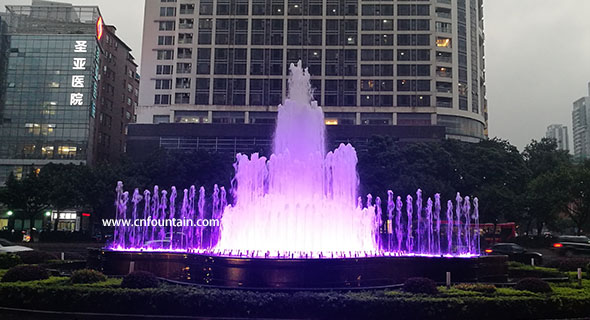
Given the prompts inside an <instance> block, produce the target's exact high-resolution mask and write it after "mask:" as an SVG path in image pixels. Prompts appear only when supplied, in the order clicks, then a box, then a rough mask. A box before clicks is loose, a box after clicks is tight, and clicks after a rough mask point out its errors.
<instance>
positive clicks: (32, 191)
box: [0, 170, 49, 239]
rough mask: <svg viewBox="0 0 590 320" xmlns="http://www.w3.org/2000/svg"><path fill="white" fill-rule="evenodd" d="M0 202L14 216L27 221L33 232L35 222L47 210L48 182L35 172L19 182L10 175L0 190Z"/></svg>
mask: <svg viewBox="0 0 590 320" xmlns="http://www.w3.org/2000/svg"><path fill="white" fill-rule="evenodd" d="M0 202H2V203H4V204H5V205H6V206H7V207H8V208H10V209H11V210H13V211H14V213H15V216H17V217H20V218H22V219H23V220H28V221H29V222H30V229H31V230H33V228H34V227H35V220H36V219H37V218H38V217H40V216H41V215H42V214H43V212H45V211H46V210H47V209H48V208H49V189H48V181H47V180H46V179H44V178H43V177H40V176H39V172H38V171H36V170H32V171H31V172H30V173H29V174H28V175H26V176H25V177H23V178H22V179H21V180H17V179H16V178H15V177H14V175H13V174H10V176H9V177H8V180H7V181H6V186H5V187H4V188H2V190H0ZM31 239H32V237H31Z"/></svg>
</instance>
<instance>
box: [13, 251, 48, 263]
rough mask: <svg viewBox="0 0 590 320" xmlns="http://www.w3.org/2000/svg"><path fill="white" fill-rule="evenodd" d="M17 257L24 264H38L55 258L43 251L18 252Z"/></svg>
mask: <svg viewBox="0 0 590 320" xmlns="http://www.w3.org/2000/svg"><path fill="white" fill-rule="evenodd" d="M17 255H18V256H19V257H20V259H21V260H22V263H24V264H39V263H43V262H46V261H48V260H52V259H56V257H55V256H54V255H53V254H51V253H49V252H45V251H22V252H18V253H17Z"/></svg>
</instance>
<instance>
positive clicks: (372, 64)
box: [134, 0, 487, 141]
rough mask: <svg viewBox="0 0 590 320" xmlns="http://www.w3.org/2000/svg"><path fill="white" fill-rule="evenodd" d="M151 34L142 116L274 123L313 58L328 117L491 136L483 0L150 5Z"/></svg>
mask: <svg viewBox="0 0 590 320" xmlns="http://www.w3.org/2000/svg"><path fill="white" fill-rule="evenodd" d="M143 37H144V38H143V46H142V62H141V65H142V78H143V79H142V82H141V86H140V92H141V96H140V100H139V108H138V112H137V114H138V123H142V124H148V123H149V124H160V123H198V124H273V123H274V121H275V117H276V111H277V105H278V104H280V103H281V102H282V99H283V97H285V96H286V93H287V92H286V91H287V78H288V65H289V64H290V63H296V62H297V61H298V60H302V62H303V65H304V66H306V67H308V68H309V72H310V73H311V75H312V86H313V87H314V88H315V91H314V96H315V99H316V100H317V102H318V104H319V105H320V106H322V108H323V110H324V112H325V116H326V123H327V124H330V125H344V126H351V125H356V126H367V127H368V126H376V125H380V126H408V127H409V126H414V127H416V126H418V127H428V126H433V127H434V126H444V127H446V135H447V137H450V138H456V139H461V140H466V141H479V140H480V139H482V138H484V132H485V128H486V123H487V102H486V98H485V72H484V69H485V64H484V62H485V61H484V33H483V1H482V0H455V1H451V0H414V1H408V0H391V1H366V0H362V1H361V0H217V1H213V0H201V1H196V0H146V6H145V18H144V31H143ZM134 127H139V125H134ZM245 128H247V127H245ZM144 129H145V126H144ZM142 130H143V129H142ZM146 130H147V129H146ZM154 130H155V129H154ZM424 130H427V129H424ZM356 131H357V132H358V131H359V130H356ZM416 132H419V130H418V131H416Z"/></svg>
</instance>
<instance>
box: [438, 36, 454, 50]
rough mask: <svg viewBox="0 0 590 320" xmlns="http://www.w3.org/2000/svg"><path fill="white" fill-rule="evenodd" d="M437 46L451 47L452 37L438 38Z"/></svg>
mask: <svg viewBox="0 0 590 320" xmlns="http://www.w3.org/2000/svg"><path fill="white" fill-rule="evenodd" d="M436 46H437V47H443V48H450V47H451V39H449V38H436Z"/></svg>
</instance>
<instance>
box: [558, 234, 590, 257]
mask: <svg viewBox="0 0 590 320" xmlns="http://www.w3.org/2000/svg"><path fill="white" fill-rule="evenodd" d="M553 249H554V250H556V251H557V253H558V254H560V255H564V256H568V257H569V256H573V255H576V254H590V238H588V237H586V236H560V237H559V238H557V242H555V243H554V244H553Z"/></svg>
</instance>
